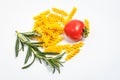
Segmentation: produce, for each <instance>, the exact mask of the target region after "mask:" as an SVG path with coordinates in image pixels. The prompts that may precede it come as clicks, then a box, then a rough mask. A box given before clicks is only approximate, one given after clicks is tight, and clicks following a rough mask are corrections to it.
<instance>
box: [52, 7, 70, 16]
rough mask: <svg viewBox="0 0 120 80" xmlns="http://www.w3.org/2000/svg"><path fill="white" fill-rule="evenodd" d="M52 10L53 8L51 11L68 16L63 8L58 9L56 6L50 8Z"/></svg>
mask: <svg viewBox="0 0 120 80" xmlns="http://www.w3.org/2000/svg"><path fill="white" fill-rule="evenodd" d="M52 10H53V12H55V13H58V14H61V15H63V16H68V13H67V12H65V11H63V10H60V9H58V8H52Z"/></svg>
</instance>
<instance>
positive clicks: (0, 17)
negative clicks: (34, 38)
mask: <svg viewBox="0 0 120 80" xmlns="http://www.w3.org/2000/svg"><path fill="white" fill-rule="evenodd" d="M74 6H76V7H77V8H78V10H77V12H76V14H75V16H74V18H77V19H81V20H83V19H84V18H87V19H89V20H90V24H91V33H90V35H89V37H88V38H87V40H86V41H85V46H84V47H83V48H82V50H81V52H80V54H78V55H76V56H75V57H74V58H73V59H72V60H70V61H68V62H67V63H65V64H64V67H63V68H61V74H58V73H57V72H56V73H55V74H52V73H51V72H49V71H48V69H47V68H46V67H45V65H40V64H39V62H37V61H36V62H35V63H34V64H33V65H32V66H31V67H30V68H28V69H26V70H22V69H21V67H22V66H23V62H24V57H25V55H24V54H22V53H21V54H20V55H19V57H18V58H15V53H14V44H15V40H16V35H15V30H19V31H22V32H24V31H29V30H31V28H32V26H33V19H32V18H33V16H34V15H37V14H39V12H41V11H44V10H47V9H51V8H52V7H57V8H60V9H64V10H65V11H68V12H69V11H70V10H71V9H72V8H73V7H74ZM0 28H1V29H0V37H1V38H0V80H18V79H19V80H120V36H119V35H120V1H119V0H0Z"/></svg>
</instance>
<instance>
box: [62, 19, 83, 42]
mask: <svg viewBox="0 0 120 80" xmlns="http://www.w3.org/2000/svg"><path fill="white" fill-rule="evenodd" d="M84 27H85V26H84V23H83V22H82V21H80V20H71V21H70V22H68V23H67V24H66V25H65V28H64V32H65V34H66V35H67V36H68V37H69V38H71V39H72V40H75V41H78V40H81V39H82V33H83V29H84Z"/></svg>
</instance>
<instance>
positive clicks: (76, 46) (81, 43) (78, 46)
mask: <svg viewBox="0 0 120 80" xmlns="http://www.w3.org/2000/svg"><path fill="white" fill-rule="evenodd" d="M83 45H84V43H83V42H79V43H76V44H73V45H72V46H71V47H70V48H68V49H66V53H67V54H68V53H70V52H72V51H73V50H74V49H76V48H80V47H82V46H83Z"/></svg>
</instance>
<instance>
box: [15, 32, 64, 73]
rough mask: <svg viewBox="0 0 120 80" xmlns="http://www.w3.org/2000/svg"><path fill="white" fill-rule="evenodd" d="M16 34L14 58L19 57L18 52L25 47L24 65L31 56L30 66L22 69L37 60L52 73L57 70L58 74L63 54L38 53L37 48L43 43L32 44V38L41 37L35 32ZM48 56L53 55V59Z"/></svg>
mask: <svg viewBox="0 0 120 80" xmlns="http://www.w3.org/2000/svg"><path fill="white" fill-rule="evenodd" d="M16 34H17V39H16V44H15V53H16V57H18V55H19V51H21V50H22V51H24V47H25V46H27V47H28V49H27V54H26V57H25V61H24V64H27V62H28V60H29V59H30V58H31V57H32V56H33V60H32V62H31V63H30V64H28V65H26V66H24V67H22V69H26V68H28V67H30V66H31V65H32V64H33V63H34V61H35V60H36V59H38V60H39V61H40V63H42V61H44V62H45V63H46V64H47V65H48V66H49V67H50V68H51V70H52V71H53V73H54V72H55V70H57V71H58V72H59V73H60V67H61V66H63V65H62V63H63V62H62V61H61V58H62V56H63V55H64V53H62V54H58V53H55V52H42V51H40V49H39V47H41V46H40V44H43V43H44V42H32V41H33V40H32V38H33V37H35V36H39V37H41V36H42V35H41V34H38V33H36V32H35V31H33V32H25V33H20V32H18V31H16ZM48 55H54V57H51V56H48Z"/></svg>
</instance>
